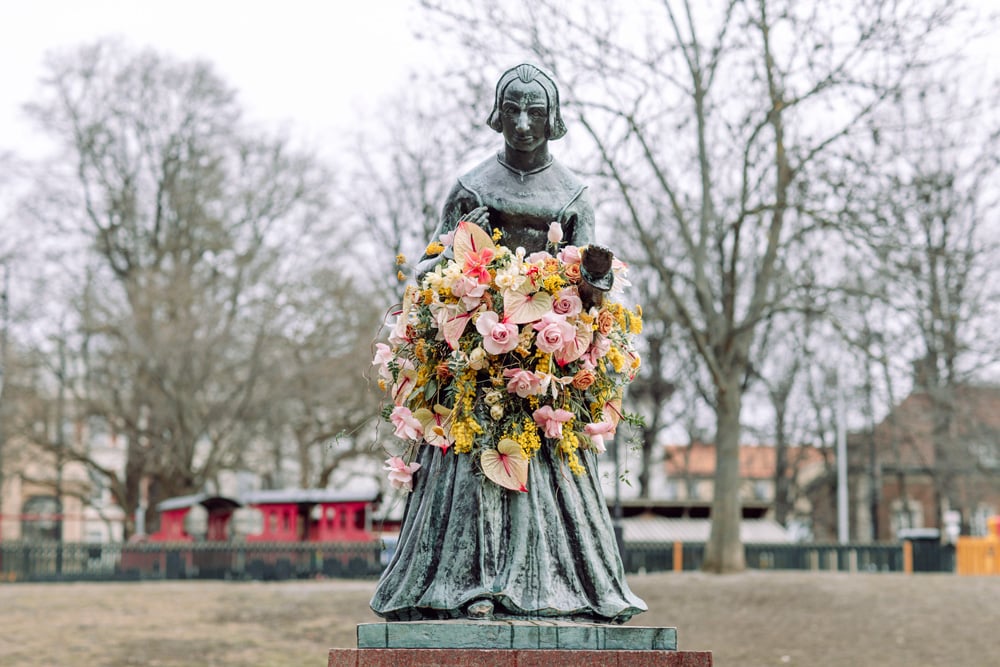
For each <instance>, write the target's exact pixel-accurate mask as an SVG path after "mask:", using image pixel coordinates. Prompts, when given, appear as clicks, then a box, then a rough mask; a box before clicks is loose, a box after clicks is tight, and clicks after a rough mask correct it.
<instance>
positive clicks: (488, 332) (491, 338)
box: [476, 310, 518, 355]
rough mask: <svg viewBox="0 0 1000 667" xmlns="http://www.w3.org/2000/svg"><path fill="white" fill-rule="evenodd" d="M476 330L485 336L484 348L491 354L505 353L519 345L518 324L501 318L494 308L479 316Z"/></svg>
mask: <svg viewBox="0 0 1000 667" xmlns="http://www.w3.org/2000/svg"><path fill="white" fill-rule="evenodd" d="M476 331H478V332H479V333H480V334H481V335H482V337H483V349H485V350H486V351H487V352H489V353H490V354H494V355H495V354H505V353H507V352H510V351H511V350H513V349H514V348H515V347H517V342H518V338H517V335H518V330H517V325H516V324H509V323H508V322H507V321H506V319H504V320H501V319H500V316H499V315H497V314H496V313H495V312H493V311H492V310H488V311H486V312H485V313H482V314H481V315H480V316H479V319H478V320H476Z"/></svg>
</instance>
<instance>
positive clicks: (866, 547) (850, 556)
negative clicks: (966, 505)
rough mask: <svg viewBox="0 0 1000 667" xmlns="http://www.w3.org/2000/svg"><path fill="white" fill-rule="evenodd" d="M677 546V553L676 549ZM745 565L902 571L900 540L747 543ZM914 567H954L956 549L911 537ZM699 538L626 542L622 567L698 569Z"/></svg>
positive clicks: (701, 553)
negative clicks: (689, 540) (890, 542)
mask: <svg viewBox="0 0 1000 667" xmlns="http://www.w3.org/2000/svg"><path fill="white" fill-rule="evenodd" d="M677 548H680V550H681V553H680V555H679V556H677V554H676V553H675V551H676V549H677ZM744 549H745V553H746V564H747V567H749V568H753V569H759V570H828V571H835V572H903V571H905V569H906V559H905V558H904V551H905V549H904V546H903V544H747V545H744ZM912 550H913V551H912V554H913V559H912V570H913V571H914V572H954V570H955V556H954V553H955V549H954V547H952V546H951V545H948V544H941V543H940V542H937V541H934V542H924V541H914V542H912ZM704 553H705V545H704V544H703V543H693V544H692V543H676V544H665V543H652V542H650V543H641V542H632V543H629V544H626V545H625V550H624V552H623V553H622V561H623V562H624V565H625V571H626V572H629V573H635V572H663V571H667V570H698V569H700V568H701V563H702V559H703V558H704Z"/></svg>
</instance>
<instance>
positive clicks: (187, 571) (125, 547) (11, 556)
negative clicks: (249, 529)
mask: <svg viewBox="0 0 1000 667" xmlns="http://www.w3.org/2000/svg"><path fill="white" fill-rule="evenodd" d="M382 554H383V548H382V544H381V542H378V541H373V542H325V543H322V544H308V543H303V544H280V543H234V542H226V543H211V542H193V543H190V544H166V543H138V544H121V543H107V544H80V543H59V542H3V543H0V581H88V580H89V581H115V580H122V581H129V580H133V581H134V580H142V579H262V580H269V579H295V578H314V577H320V576H326V577H348V578H366V577H377V576H378V575H379V573H380V572H381V571H382V567H383V562H382Z"/></svg>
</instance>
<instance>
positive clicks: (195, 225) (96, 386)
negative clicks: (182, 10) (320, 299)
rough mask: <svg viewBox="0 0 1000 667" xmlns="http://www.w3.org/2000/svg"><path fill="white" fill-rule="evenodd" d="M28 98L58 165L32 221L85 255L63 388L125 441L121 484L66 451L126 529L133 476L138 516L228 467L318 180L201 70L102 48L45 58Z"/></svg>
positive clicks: (245, 433) (257, 391) (253, 409)
mask: <svg viewBox="0 0 1000 667" xmlns="http://www.w3.org/2000/svg"><path fill="white" fill-rule="evenodd" d="M43 84H44V90H43V93H42V94H41V96H40V97H39V98H38V99H37V100H36V101H35V102H34V103H33V104H31V105H29V107H28V110H29V112H30V113H31V114H32V115H33V116H34V118H35V119H36V120H37V121H38V123H39V124H40V126H41V127H42V128H43V129H44V130H45V131H47V132H48V133H49V134H50V135H51V136H52V137H53V138H54V139H56V140H58V141H59V142H60V143H61V145H62V147H63V149H64V151H65V153H64V154H63V160H62V161H61V162H59V163H56V165H55V166H54V167H53V171H52V172H51V173H49V174H47V175H46V179H45V180H44V181H43V182H42V183H40V191H41V194H40V195H39V196H38V197H37V199H36V202H38V203H36V205H35V207H34V210H35V214H36V215H37V216H38V217H40V218H41V219H42V221H43V222H45V223H46V224H48V225H49V226H48V229H50V230H63V232H64V233H66V232H75V233H77V234H79V235H80V237H81V238H82V239H84V241H85V243H86V245H85V246H84V247H83V248H79V249H78V250H84V251H88V250H89V251H90V254H86V253H85V254H84V256H85V257H90V259H89V260H87V261H86V262H84V263H83V264H84V266H83V267H82V270H78V271H77V272H76V273H75V274H74V275H75V280H74V282H73V284H72V285H71V287H73V286H75V287H76V288H77V289H76V290H75V291H76V295H77V296H76V300H75V303H74V304H73V309H74V311H75V315H74V318H75V319H74V321H75V322H76V323H77V324H78V328H77V330H76V332H75V333H74V334H73V335H71V336H70V338H69V339H68V340H66V341H64V342H65V344H66V345H67V346H68V347H69V349H72V350H74V351H75V363H74V364H73V368H74V369H75V376H74V378H73V388H74V389H75V390H76V392H77V396H76V400H77V401H78V403H79V405H81V406H83V411H84V413H85V414H87V415H92V416H100V417H102V418H103V419H104V420H106V422H107V423H108V424H109V425H110V426H111V428H113V429H115V430H116V431H117V432H119V433H121V434H122V435H124V436H125V438H126V442H127V457H126V463H125V469H124V473H121V472H119V471H117V470H112V469H109V468H107V467H106V466H103V465H101V463H100V462H99V461H96V460H94V459H93V458H92V457H91V456H90V455H89V453H88V452H87V451H86V450H85V449H77V450H74V451H73V452H72V453H71V454H70V455H72V456H74V457H76V458H78V459H79V460H81V461H82V462H84V463H85V464H87V465H88V466H90V467H91V468H92V469H94V470H96V471H98V472H99V473H100V474H102V475H103V476H105V477H106V478H107V479H108V480H110V483H111V489H112V492H113V493H114V495H115V497H116V499H117V501H118V502H119V503H120V504H121V506H122V507H123V509H125V511H126V514H127V515H128V516H129V519H130V521H131V519H132V515H133V512H134V510H135V509H136V508H137V507H139V505H140V492H141V485H142V484H143V480H147V481H148V482H149V488H150V494H151V495H152V496H153V497H152V498H151V499H150V500H151V502H150V505H153V504H154V503H155V501H156V499H157V498H163V497H168V496H171V495H178V494H183V493H190V492H193V491H196V490H198V489H199V488H200V487H201V486H202V484H203V483H204V482H205V481H206V480H208V479H211V478H213V477H214V476H215V475H216V474H217V473H218V471H219V470H221V469H226V468H229V467H233V466H234V465H235V464H236V463H237V462H238V460H239V458H240V456H241V450H242V448H243V446H244V444H245V442H246V440H247V438H248V437H249V434H250V433H251V432H252V427H253V422H254V420H255V419H256V416H257V415H258V414H259V413H260V407H261V404H262V402H266V395H265V392H264V391H262V389H263V375H262V371H263V369H264V368H265V367H266V363H267V359H268V355H269V354H270V353H271V352H270V351H269V350H268V349H267V344H268V342H269V341H271V340H274V339H275V338H276V337H277V336H276V333H275V331H274V327H275V324H276V322H277V319H276V318H275V317H274V314H275V312H276V311H277V310H278V309H279V308H280V306H281V303H282V300H283V298H284V297H283V295H282V283H280V282H276V281H274V280H269V278H270V277H273V276H274V274H275V272H276V271H277V269H278V268H279V267H280V266H281V260H282V257H283V255H284V253H285V251H286V250H287V249H289V248H294V245H293V244H294V243H295V242H296V241H297V239H298V238H299V237H300V236H301V235H302V233H303V230H304V229H306V228H307V227H308V226H309V225H310V224H311V223H313V222H315V221H316V220H317V219H318V218H319V217H320V216H323V215H324V211H325V206H326V203H325V199H324V191H325V188H326V185H327V179H326V175H325V173H324V171H323V170H322V169H321V168H319V166H318V165H317V163H316V162H315V160H313V159H312V158H310V157H309V156H307V155H305V154H302V153H300V152H296V151H295V150H294V149H293V148H292V147H291V146H290V144H289V142H288V141H287V140H284V139H281V138H275V139H272V138H267V137H262V136H261V133H260V132H256V133H254V132H252V131H251V128H248V127H245V126H244V125H243V124H242V123H241V121H240V107H239V105H238V103H237V101H236V97H235V93H234V92H233V91H232V90H231V89H230V88H229V87H228V86H226V84H225V83H224V82H223V81H222V80H221V79H219V77H218V76H217V75H216V74H215V73H214V72H213V71H212V69H211V67H210V66H208V65H207V64H205V63H198V62H194V63H187V62H175V61H172V60H170V59H169V58H166V57H164V56H161V55H159V54H157V53H154V52H151V51H141V52H135V51H132V50H129V49H128V48H126V47H124V46H123V45H121V44H119V43H115V42H100V43H97V44H95V45H92V46H86V47H82V48H78V49H73V50H70V51H67V52H64V53H57V54H53V55H52V56H51V57H50V58H49V60H48V62H47V74H46V76H45V78H44V80H43ZM59 165H63V166H65V167H67V168H66V169H65V170H59V169H58V166H59ZM71 268H79V267H71ZM133 528H134V526H133V525H132V524H131V523H129V525H127V526H126V533H127V534H129V533H131V531H132V529H133Z"/></svg>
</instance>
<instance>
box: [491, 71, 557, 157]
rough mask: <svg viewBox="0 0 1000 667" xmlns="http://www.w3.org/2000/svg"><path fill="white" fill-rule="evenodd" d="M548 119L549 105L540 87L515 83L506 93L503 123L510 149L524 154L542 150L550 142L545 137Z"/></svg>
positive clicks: (502, 107)
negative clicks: (540, 148) (541, 147)
mask: <svg viewBox="0 0 1000 667" xmlns="http://www.w3.org/2000/svg"><path fill="white" fill-rule="evenodd" d="M548 119H549V105H548V103H547V101H546V98H545V89H544V88H542V85H541V84H540V83H538V82H537V81H531V82H530V83H523V82H522V81H521V80H520V79H514V80H513V81H511V82H510V84H508V86H507V88H505V89H504V91H503V100H501V103H500V120H501V124H502V125H503V138H504V140H505V141H506V142H507V145H508V146H510V147H511V148H513V149H514V150H518V151H525V152H530V151H533V150H535V149H536V148H539V147H540V146H542V145H543V144H544V143H545V142H546V141H547V140H548V138H547V137H546V136H545V135H546V132H545V128H546V126H547V125H548Z"/></svg>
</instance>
